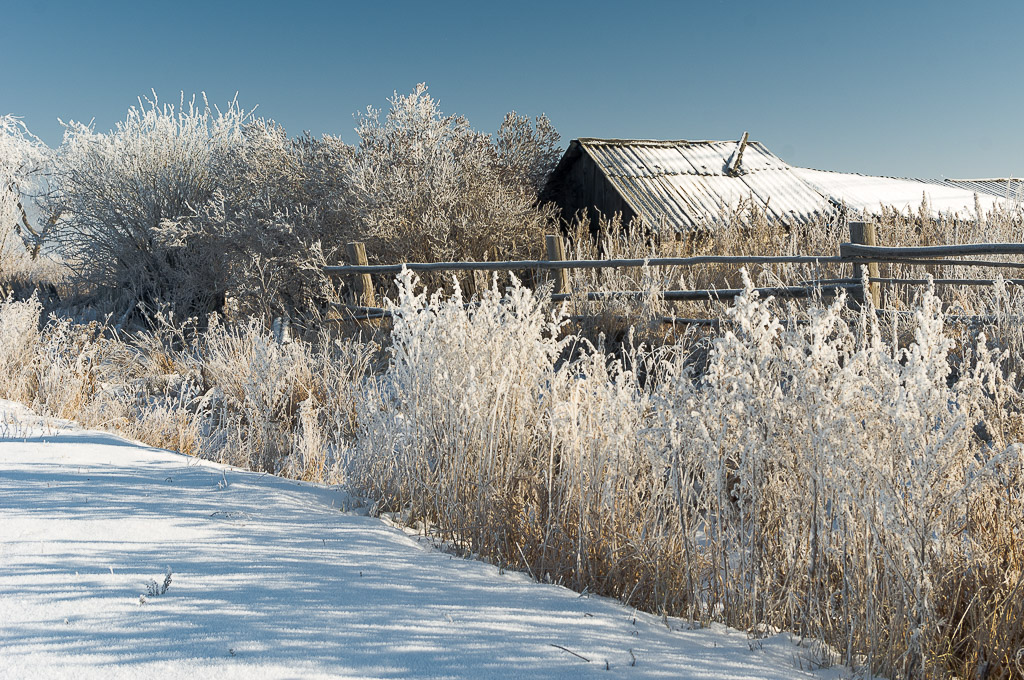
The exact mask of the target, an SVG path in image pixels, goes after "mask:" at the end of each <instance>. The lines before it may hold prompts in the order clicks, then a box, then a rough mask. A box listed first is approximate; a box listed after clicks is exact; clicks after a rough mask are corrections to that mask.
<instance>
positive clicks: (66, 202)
mask: <svg viewBox="0 0 1024 680" xmlns="http://www.w3.org/2000/svg"><path fill="white" fill-rule="evenodd" d="M247 118H248V114H247V113H246V112H245V111H244V110H243V109H242V108H241V107H239V106H238V104H237V103H236V102H231V103H229V105H228V106H227V107H226V108H225V109H224V110H223V111H220V110H217V109H214V108H211V107H210V106H209V104H207V103H206V102H205V101H204V102H203V104H201V105H200V104H196V102H195V101H194V100H192V101H185V99H184V97H183V98H182V101H181V104H180V105H179V106H177V107H175V106H172V105H167V104H160V103H158V102H157V100H156V97H155V95H154V98H153V100H151V101H147V102H145V103H143V102H142V101H141V100H140V104H139V106H138V107H132V108H131V109H129V111H128V115H127V117H126V118H125V120H124V121H123V122H120V123H118V124H117V127H116V128H115V129H114V130H112V131H110V132H107V133H100V132H96V131H95V130H94V129H93V128H92V127H91V126H89V125H84V124H81V123H75V122H71V123H68V124H66V125H65V133H64V141H63V143H62V145H61V146H60V148H59V149H58V152H57V154H56V159H55V170H54V183H55V191H54V192H53V193H52V194H51V195H50V196H49V197H48V210H49V212H50V214H52V215H54V216H55V218H56V219H55V221H54V224H53V225H52V227H51V228H50V229H49V232H48V237H49V239H51V242H52V243H54V244H55V246H56V247H57V249H58V250H59V251H60V252H61V254H62V255H63V256H64V258H65V263H66V264H67V266H68V267H69V268H70V269H71V271H72V272H73V273H74V275H75V279H76V283H77V284H79V286H82V287H84V288H86V289H89V290H98V291H106V292H112V293H114V294H116V295H117V296H119V297H120V298H122V302H123V303H127V306H128V307H129V308H130V307H131V306H133V305H134V304H135V303H137V302H140V301H141V302H147V303H153V302H155V301H156V300H163V301H165V302H169V303H173V304H175V305H176V306H178V307H179V308H180V310H181V312H182V313H185V312H187V311H190V310H192V309H198V310H204V309H208V308H210V307H211V306H215V302H214V301H212V300H211V299H210V298H211V297H215V296H217V294H218V293H219V292H220V291H221V290H222V288H223V285H222V284H221V283H220V281H219V280H218V279H220V278H222V276H223V274H222V267H221V266H220V260H219V258H220V253H218V252H217V250H216V249H215V248H213V247H211V244H209V243H201V242H197V241H195V240H191V239H185V238H183V235H182V234H180V233H178V232H177V231H176V230H175V229H174V228H173V223H171V225H170V226H168V223H167V221H168V220H172V221H173V220H175V219H177V218H179V217H182V216H184V215H189V214H192V213H194V212H195V211H196V210H197V209H198V208H200V207H201V206H203V205H205V204H206V202H207V201H209V200H210V199H211V198H212V197H213V194H214V192H215V190H216V189H217V188H218V186H219V181H220V179H219V175H218V173H219V169H220V168H221V167H222V166H223V164H224V163H225V162H226V159H227V158H229V157H230V156H231V155H232V154H234V153H235V152H236V149H237V147H238V146H239V145H240V144H241V143H242V126H243V124H244V122H245V121H246V120H247Z"/></svg>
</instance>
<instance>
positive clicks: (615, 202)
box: [541, 134, 1024, 233]
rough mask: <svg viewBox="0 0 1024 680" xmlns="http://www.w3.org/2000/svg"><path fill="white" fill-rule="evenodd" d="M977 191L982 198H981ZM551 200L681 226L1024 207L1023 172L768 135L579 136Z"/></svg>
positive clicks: (548, 192) (566, 209) (548, 190)
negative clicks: (889, 156)
mask: <svg viewBox="0 0 1024 680" xmlns="http://www.w3.org/2000/svg"><path fill="white" fill-rule="evenodd" d="M976 197H977V198H976ZM541 198H542V200H545V201H551V202H554V203H555V204H557V205H558V206H559V207H560V208H561V209H562V215H563V216H565V217H566V218H567V219H569V218H571V217H572V216H574V215H577V214H581V215H582V216H584V219H587V220H589V221H590V223H591V225H595V224H596V218H597V216H598V215H599V214H600V215H606V216H610V215H614V214H617V213H618V214H621V215H622V217H623V222H624V223H629V222H630V221H631V220H634V219H638V220H641V221H642V222H643V223H644V224H646V225H648V226H651V227H652V228H655V229H658V230H659V231H660V230H665V229H667V230H669V231H674V232H677V233H679V232H684V233H685V232H688V231H691V230H693V229H700V228H707V227H713V226H714V225H716V224H722V223H723V222H724V221H726V220H727V219H728V218H729V215H730V214H731V213H733V212H734V211H735V210H737V209H753V210H755V211H758V212H760V213H762V214H764V216H765V217H766V218H767V219H768V220H770V221H771V222H774V223H778V224H782V225H787V226H794V225H800V224H807V223H810V222H814V221H817V220H818V219H820V218H822V217H823V216H825V215H827V214H833V213H835V211H837V210H846V211H848V212H850V213H851V214H856V215H861V216H871V215H877V214H880V213H881V212H882V210H883V209H885V208H888V209H892V210H895V211H898V212H903V213H907V212H910V213H914V214H916V213H917V212H918V211H919V210H920V208H921V205H922V201H923V200H924V201H927V205H928V209H929V210H930V212H931V213H932V214H933V215H938V214H940V213H942V214H954V215H958V216H960V217H961V218H965V219H972V218H973V217H974V216H975V215H976V211H977V208H978V207H980V208H981V209H982V210H983V211H985V212H988V211H991V210H994V209H1000V208H1004V207H1012V208H1016V207H1019V206H1020V204H1021V200H1022V199H1024V185H1022V183H1021V182H1019V181H1017V180H1005V179H992V180H946V179H944V180H922V179H910V178H894V177H872V176H867V175H858V174H853V173H841V172H829V171H824V170H813V169H810V168H798V167H794V166H791V165H789V164H788V163H786V162H785V161H784V160H782V159H781V158H779V157H778V156H776V155H775V154H773V153H772V152H771V151H770V150H768V148H767V147H765V146H764V145H763V144H761V143H760V142H756V141H748V138H747V135H746V134H744V136H743V139H741V140H738V141H687V140H675V141H661V140H649V139H594V138H581V139H574V140H572V142H570V144H569V148H568V149H567V150H566V152H565V154H564V155H563V156H562V159H561V160H560V161H559V163H558V166H557V167H556V168H555V170H554V172H553V173H552V175H551V177H550V178H549V180H548V182H547V184H546V186H545V188H544V191H543V192H542V194H541Z"/></svg>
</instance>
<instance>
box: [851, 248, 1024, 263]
mask: <svg viewBox="0 0 1024 680" xmlns="http://www.w3.org/2000/svg"><path fill="white" fill-rule="evenodd" d="M843 245H848V244H843ZM842 261H843V262H849V263H850V264H869V263H871V262H884V263H891V264H910V265H916V266H925V265H935V266H946V267H990V268H992V269H1024V262H999V261H997V260H936V259H932V258H916V257H844V258H842Z"/></svg>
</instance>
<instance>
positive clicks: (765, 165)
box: [578, 139, 827, 231]
mask: <svg viewBox="0 0 1024 680" xmlns="http://www.w3.org/2000/svg"><path fill="white" fill-rule="evenodd" d="M578 144H579V145H580V146H581V147H582V149H583V150H584V152H585V153H586V154H587V155H589V156H590V157H591V158H592V159H593V160H594V162H595V163H596V164H597V165H598V167H599V168H600V169H601V170H602V172H603V173H604V174H605V176H606V177H608V179H609V181H610V182H611V183H612V185H613V186H614V187H615V189H616V190H617V191H618V192H619V193H620V194H621V195H622V197H623V198H624V199H625V200H626V202H627V203H629V205H630V206H631V207H632V208H633V209H634V210H635V211H636V213H637V215H639V216H640V217H642V218H643V219H644V221H646V222H647V223H648V224H654V225H664V226H666V227H668V228H670V229H675V230H680V231H686V230H689V229H692V228H694V227H697V226H708V225H712V224H718V223H721V222H723V221H724V220H725V219H726V217H727V215H728V213H730V212H731V211H734V210H736V209H737V208H740V207H741V206H751V207H755V208H756V209H758V210H760V211H762V212H764V213H766V214H767V215H768V216H769V217H770V218H772V219H774V220H777V221H780V222H783V223H786V224H802V223H806V222H809V221H811V220H812V219H814V218H815V217H816V216H817V215H819V214H821V212H822V211H823V208H824V207H825V205H826V204H827V201H826V200H825V198H824V197H822V196H821V194H819V193H817V192H815V191H814V190H813V189H811V188H810V187H808V186H807V184H806V183H805V182H804V181H803V180H801V179H800V178H799V177H797V176H796V175H795V174H793V172H792V168H790V166H789V165H787V164H786V163H785V161H783V160H781V159H780V158H778V157H777V156H775V155H774V154H773V153H772V152H771V151H769V150H768V149H767V148H765V147H764V145H762V144H760V143H758V142H749V143H748V144H747V145H746V147H745V148H744V151H743V162H742V164H741V166H740V169H739V173H738V174H737V175H736V176H732V175H729V174H728V171H727V166H728V163H729V161H730V159H731V158H732V156H733V154H734V153H735V152H736V149H737V146H738V142H710V141H701V142H693V141H667V142H664V141H654V140H612V139H580V140H578Z"/></svg>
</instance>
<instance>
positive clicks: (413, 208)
mask: <svg viewBox="0 0 1024 680" xmlns="http://www.w3.org/2000/svg"><path fill="white" fill-rule="evenodd" d="M390 103H391V109H390V111H389V112H388V114H387V116H386V117H385V119H384V120H383V121H381V120H380V112H379V111H376V110H373V109H368V110H367V112H366V113H365V114H364V115H362V116H361V117H360V118H359V127H358V128H357V133H358V135H359V144H358V146H357V147H356V149H355V158H354V165H353V172H352V181H353V185H354V189H355V197H356V213H355V217H356V220H357V222H358V224H359V225H360V229H359V231H361V232H362V233H364V234H367V235H369V236H371V237H372V238H373V240H374V241H375V243H374V245H375V246H376V247H374V248H372V249H371V252H372V253H373V254H375V255H379V256H380V257H383V258H385V259H386V260H387V261H391V262H434V261H447V260H462V259H492V260H493V259H496V255H497V259H517V258H519V257H522V256H525V255H527V254H529V253H534V254H536V253H537V252H539V250H540V248H541V246H542V243H543V236H544V233H545V229H549V228H551V226H552V224H553V214H552V212H551V211H550V210H549V209H540V208H538V206H537V193H538V191H539V189H540V185H541V184H542V183H543V181H544V180H545V179H546V178H547V175H548V173H549V172H550V171H551V170H552V169H553V168H554V167H555V164H556V163H557V162H558V158H559V155H560V150H559V148H558V140H559V136H558V133H557V132H555V130H554V128H553V127H552V125H551V123H550V121H548V119H547V118H546V117H544V116H541V117H540V118H538V119H537V120H536V123H535V124H531V123H530V121H529V119H528V118H526V117H523V116H517V115H516V114H514V113H509V114H508V115H507V116H506V117H505V120H504V122H503V123H502V125H501V127H500V128H499V130H498V131H497V133H496V135H495V139H494V140H492V139H491V136H490V135H488V134H486V133H483V132H477V131H475V130H473V129H472V128H471V127H470V125H469V121H467V120H466V119H465V118H463V117H462V116H456V115H448V116H446V115H444V114H443V113H442V112H441V109H440V107H439V105H438V103H437V101H436V100H435V99H433V98H432V97H431V96H430V95H429V94H428V93H427V87H426V85H424V84H420V85H419V86H418V87H417V88H416V90H415V91H414V92H413V93H412V94H409V95H398V94H397V93H396V94H395V96H394V97H393V98H392V99H391V100H390Z"/></svg>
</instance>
